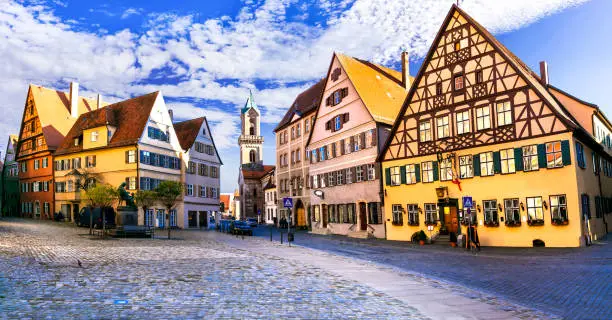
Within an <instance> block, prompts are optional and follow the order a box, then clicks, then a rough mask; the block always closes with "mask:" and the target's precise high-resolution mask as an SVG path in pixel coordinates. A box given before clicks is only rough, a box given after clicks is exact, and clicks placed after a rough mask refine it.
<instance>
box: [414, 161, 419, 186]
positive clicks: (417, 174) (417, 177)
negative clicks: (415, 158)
mask: <svg viewBox="0 0 612 320" xmlns="http://www.w3.org/2000/svg"><path fill="white" fill-rule="evenodd" d="M414 175H415V176H416V182H421V165H420V164H418V163H417V164H415V165H414Z"/></svg>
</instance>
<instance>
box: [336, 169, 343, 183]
mask: <svg viewBox="0 0 612 320" xmlns="http://www.w3.org/2000/svg"><path fill="white" fill-rule="evenodd" d="M336 180H337V182H336V184H337V185H339V186H341V185H343V184H344V170H340V171H338V172H337V173H336Z"/></svg>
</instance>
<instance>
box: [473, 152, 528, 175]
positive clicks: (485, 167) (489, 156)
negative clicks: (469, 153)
mask: <svg viewBox="0 0 612 320" xmlns="http://www.w3.org/2000/svg"><path fill="white" fill-rule="evenodd" d="M479 156H480V175H481V176H483V177H486V176H492V175H494V174H495V172H494V171H493V152H485V153H481V154H480V155H479ZM536 160H537V159H536Z"/></svg>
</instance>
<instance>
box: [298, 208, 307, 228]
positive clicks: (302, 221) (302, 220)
mask: <svg viewBox="0 0 612 320" xmlns="http://www.w3.org/2000/svg"><path fill="white" fill-rule="evenodd" d="M297 226H298V227H305V226H306V213H305V211H304V208H298V209H297Z"/></svg>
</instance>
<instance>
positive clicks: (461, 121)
mask: <svg viewBox="0 0 612 320" xmlns="http://www.w3.org/2000/svg"><path fill="white" fill-rule="evenodd" d="M455 118H456V121H457V134H458V135H460V134H465V133H469V132H471V131H470V111H469V110H465V111H459V112H457V113H456V115H455Z"/></svg>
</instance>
